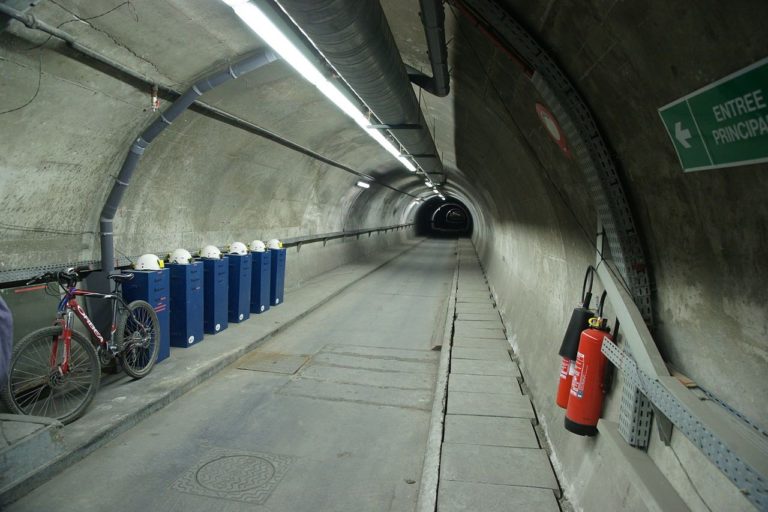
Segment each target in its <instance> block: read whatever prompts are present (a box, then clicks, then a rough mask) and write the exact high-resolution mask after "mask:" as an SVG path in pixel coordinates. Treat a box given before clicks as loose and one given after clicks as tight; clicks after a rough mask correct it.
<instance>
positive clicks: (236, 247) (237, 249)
mask: <svg viewBox="0 0 768 512" xmlns="http://www.w3.org/2000/svg"><path fill="white" fill-rule="evenodd" d="M229 254H237V255H239V256H245V255H246V254H248V248H247V247H246V246H245V244H244V243H243V242H232V245H230V246H229Z"/></svg>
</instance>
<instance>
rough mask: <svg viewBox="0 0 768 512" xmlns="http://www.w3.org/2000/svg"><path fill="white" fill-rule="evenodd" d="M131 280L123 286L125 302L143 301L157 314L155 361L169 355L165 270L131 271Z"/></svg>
mask: <svg viewBox="0 0 768 512" xmlns="http://www.w3.org/2000/svg"><path fill="white" fill-rule="evenodd" d="M131 273H132V274H133V279H131V280H130V281H126V282H125V283H124V284H123V298H124V299H125V301H126V302H133V301H134V300H143V301H146V302H148V303H149V304H150V305H151V306H152V307H153V308H154V309H155V313H157V319H158V320H159V321H160V350H159V352H158V354H157V361H158V362H160V361H162V360H163V359H166V358H167V357H168V356H170V355H171V345H170V339H171V329H170V306H169V300H170V290H169V284H170V283H169V282H170V280H169V274H170V272H169V271H168V269H167V268H164V269H161V270H132V271H131Z"/></svg>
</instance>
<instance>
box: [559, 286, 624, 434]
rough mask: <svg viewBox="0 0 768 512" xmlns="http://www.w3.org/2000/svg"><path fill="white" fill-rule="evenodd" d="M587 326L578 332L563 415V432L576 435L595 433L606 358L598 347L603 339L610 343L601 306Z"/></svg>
mask: <svg viewBox="0 0 768 512" xmlns="http://www.w3.org/2000/svg"><path fill="white" fill-rule="evenodd" d="M601 299H602V298H601ZM601 302H602V300H601ZM589 325H590V327H589V329H585V330H584V332H582V333H581V339H580V341H579V351H578V353H577V354H576V368H575V372H574V375H573V380H572V382H571V391H570V396H569V397H568V408H567V409H566V412H565V428H566V430H568V431H570V432H573V433H574V434H578V435H580V436H594V435H596V434H597V421H598V420H599V419H600V413H601V411H602V408H603V395H604V393H605V389H604V385H605V368H606V365H607V358H606V357H605V355H603V353H602V351H601V350H600V347H601V346H602V344H603V338H608V339H609V340H611V341H613V336H612V335H611V334H610V329H609V328H608V327H607V321H606V319H605V318H602V304H601V307H600V316H598V317H596V318H590V320H589Z"/></svg>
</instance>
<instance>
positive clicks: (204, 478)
mask: <svg viewBox="0 0 768 512" xmlns="http://www.w3.org/2000/svg"><path fill="white" fill-rule="evenodd" d="M274 474H275V467H274V466H273V465H272V463H271V462H269V461H268V460H265V459H262V458H261V457H253V456H250V455H229V456H225V457H221V458H220V459H216V460H212V461H211V462H208V463H207V464H204V465H203V467H201V468H200V469H198V470H197V475H196V478H197V483H199V484H200V485H202V486H203V487H205V488H206V489H210V490H211V491H221V492H238V491H247V490H250V489H253V488H255V487H259V486H262V485H264V484H266V483H267V482H269V480H270V479H271V478H272V477H273V476H274Z"/></svg>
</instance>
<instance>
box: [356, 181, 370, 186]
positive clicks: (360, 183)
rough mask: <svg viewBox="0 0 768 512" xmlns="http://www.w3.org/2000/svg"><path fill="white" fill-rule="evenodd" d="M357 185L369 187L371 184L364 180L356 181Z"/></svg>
mask: <svg viewBox="0 0 768 512" xmlns="http://www.w3.org/2000/svg"><path fill="white" fill-rule="evenodd" d="M357 186H358V187H360V188H371V184H370V183H367V182H365V181H358V182H357Z"/></svg>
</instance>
